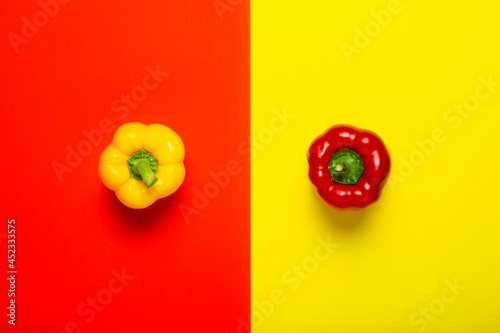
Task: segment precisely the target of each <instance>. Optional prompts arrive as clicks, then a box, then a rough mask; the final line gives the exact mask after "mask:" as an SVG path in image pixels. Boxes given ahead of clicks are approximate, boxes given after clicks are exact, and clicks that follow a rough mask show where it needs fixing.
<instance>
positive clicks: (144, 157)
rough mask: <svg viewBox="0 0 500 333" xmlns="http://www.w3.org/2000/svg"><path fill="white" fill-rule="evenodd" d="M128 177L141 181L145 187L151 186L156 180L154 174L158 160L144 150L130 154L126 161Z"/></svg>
mask: <svg viewBox="0 0 500 333" xmlns="http://www.w3.org/2000/svg"><path fill="white" fill-rule="evenodd" d="M127 164H128V169H129V170H130V177H132V178H134V179H137V180H142V181H143V182H144V184H146V186H147V187H151V186H153V184H154V183H156V181H157V180H158V178H157V177H156V175H155V173H156V172H157V171H158V160H157V159H156V157H154V156H153V155H151V154H150V153H149V152H147V151H145V150H144V149H141V150H139V151H138V152H136V153H134V154H132V156H131V157H130V158H129V159H128V160H127Z"/></svg>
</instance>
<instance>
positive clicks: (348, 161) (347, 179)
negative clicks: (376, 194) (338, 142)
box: [328, 148, 365, 184]
mask: <svg viewBox="0 0 500 333" xmlns="http://www.w3.org/2000/svg"><path fill="white" fill-rule="evenodd" d="M364 170H365V169H364V167H363V162H362V161H361V156H360V155H359V154H357V153H355V152H353V151H352V150H350V149H347V148H344V149H342V150H339V151H338V152H336V153H335V154H333V155H332V158H331V160H330V164H329V165H328V171H330V174H331V176H332V180H333V181H334V182H336V183H340V184H356V183H357V182H358V179H359V177H361V175H362V174H363V171H364Z"/></svg>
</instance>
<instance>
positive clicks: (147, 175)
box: [137, 161, 158, 187]
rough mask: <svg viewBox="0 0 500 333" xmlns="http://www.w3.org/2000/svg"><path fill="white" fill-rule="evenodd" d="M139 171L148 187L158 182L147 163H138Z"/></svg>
mask: <svg viewBox="0 0 500 333" xmlns="http://www.w3.org/2000/svg"><path fill="white" fill-rule="evenodd" d="M137 171H139V173H140V175H141V178H142V181H143V182H144V184H146V186H147V187H150V186H152V185H153V184H154V183H156V181H157V180H158V178H157V177H156V176H155V173H154V172H153V170H151V166H150V165H149V163H148V162H146V161H140V162H139V163H137Z"/></svg>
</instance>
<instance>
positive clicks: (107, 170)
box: [99, 123, 186, 208]
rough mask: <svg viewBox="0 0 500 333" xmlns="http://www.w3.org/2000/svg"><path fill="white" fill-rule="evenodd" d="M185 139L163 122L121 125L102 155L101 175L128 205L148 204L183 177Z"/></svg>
mask: <svg viewBox="0 0 500 333" xmlns="http://www.w3.org/2000/svg"><path fill="white" fill-rule="evenodd" d="M184 154H185V151H184V143H183V142H182V140H181V138H180V137H179V136H178V135H177V133H175V132H174V131H172V130H171V129H170V128H168V127H167V126H164V125H160V124H152V125H144V124H141V123H128V124H123V125H122V126H120V127H119V128H118V129H117V130H116V133H115V135H114V137H113V142H112V143H111V144H110V145H109V146H108V147H107V148H106V149H105V150H104V152H103V153H102V154H101V157H100V159H99V176H100V177H101V180H102V182H103V183H104V185H106V187H108V188H109V189H110V190H113V191H115V194H116V197H117V198H118V199H119V200H120V201H121V202H122V203H123V204H124V205H125V206H127V207H130V208H146V207H148V206H150V205H151V204H153V203H154V202H155V201H156V200H157V199H160V198H164V197H167V196H169V195H171V194H172V193H174V192H175V191H176V190H177V189H178V188H179V186H181V184H182V182H183V181H184V176H185V173H186V170H185V168H184V163H183V161H184Z"/></svg>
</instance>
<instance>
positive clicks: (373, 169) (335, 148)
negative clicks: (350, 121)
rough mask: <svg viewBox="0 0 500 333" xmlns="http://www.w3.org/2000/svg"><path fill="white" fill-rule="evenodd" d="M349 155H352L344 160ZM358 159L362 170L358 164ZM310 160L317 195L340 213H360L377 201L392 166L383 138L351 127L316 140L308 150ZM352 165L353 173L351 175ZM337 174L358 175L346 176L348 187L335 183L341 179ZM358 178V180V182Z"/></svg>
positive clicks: (331, 130)
mask: <svg viewBox="0 0 500 333" xmlns="http://www.w3.org/2000/svg"><path fill="white" fill-rule="evenodd" d="M348 151H350V152H351V153H354V154H351V153H347V152H348ZM346 154H347V155H349V156H347V157H345V155H346ZM356 155H357V156H356ZM357 157H358V162H359V159H360V161H361V163H362V167H361V166H359V165H358V164H357V161H356V158H357ZM307 159H308V162H309V179H310V180H311V182H312V184H313V185H314V188H315V190H316V192H317V194H318V195H319V196H320V197H321V198H322V199H323V200H324V201H325V202H326V203H327V204H328V205H329V206H331V207H333V208H335V209H337V210H360V209H363V208H365V207H367V206H369V205H371V204H372V203H374V202H375V201H377V200H378V198H379V196H380V193H381V191H382V187H383V185H384V184H385V182H386V180H387V177H388V175H389V171H390V167H391V161H390V157H389V154H388V152H387V149H386V147H385V145H384V143H383V142H382V140H381V139H380V137H378V136H377V135H376V134H375V133H373V132H371V131H367V130H362V129H359V128H356V127H354V126H348V125H336V126H333V127H331V128H329V129H328V130H327V131H326V132H324V133H323V134H321V135H320V136H319V137H317V138H316V139H315V140H314V141H313V143H312V144H311V146H310V147H309V151H308V154H307ZM341 161H347V162H346V163H341ZM336 163H337V164H336ZM349 163H351V164H349ZM344 164H346V165H347V167H345V166H344ZM349 166H352V167H351V168H352V169H354V172H350V171H352V170H349ZM329 167H330V169H329ZM339 170H340V171H339ZM338 173H341V174H342V173H347V174H349V173H351V174H352V173H358V175H354V176H352V177H344V178H345V179H348V180H349V181H350V183H348V184H346V183H339V182H337V181H335V180H334V178H335V179H337V180H338V177H337V176H338ZM359 173H360V176H359ZM356 176H359V178H358V179H355V178H356ZM340 178H342V177H340Z"/></svg>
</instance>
